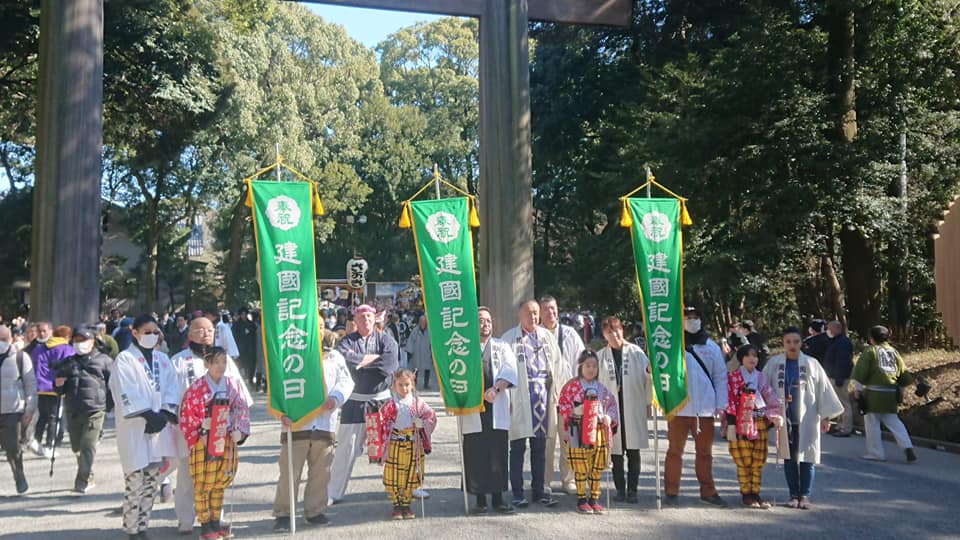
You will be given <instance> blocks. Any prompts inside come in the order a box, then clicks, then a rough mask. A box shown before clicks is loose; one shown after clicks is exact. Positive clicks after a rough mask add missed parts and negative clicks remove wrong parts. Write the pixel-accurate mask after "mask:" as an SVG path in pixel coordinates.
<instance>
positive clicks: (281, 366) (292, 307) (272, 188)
mask: <svg viewBox="0 0 960 540" xmlns="http://www.w3.org/2000/svg"><path fill="white" fill-rule="evenodd" d="M247 194H248V195H247V205H248V206H251V207H252V208H253V229H254V234H255V237H256V242H257V264H258V268H259V271H260V274H259V275H260V300H261V304H262V306H263V313H262V324H263V350H264V354H265V356H266V369H267V407H268V408H269V410H270V411H271V412H272V413H274V414H277V415H285V416H286V417H288V418H290V420H291V421H293V423H294V425H295V426H300V425H303V424H305V423H307V422H309V421H311V420H312V419H313V417H315V416H316V414H317V413H318V412H319V410H320V406H321V405H323V402H324V400H325V399H326V395H325V394H326V386H325V385H324V382H323V366H322V365H321V362H322V360H321V359H322V354H323V351H322V349H321V339H322V337H323V334H322V331H323V330H322V329H323V326H322V322H321V321H320V318H319V316H318V311H317V271H316V266H315V261H314V231H313V215H314V208H315V207H316V208H319V199H318V198H317V197H316V195H315V194H314V186H313V184H312V183H310V182H262V181H250V182H248V191H247ZM315 205H316V206H315Z"/></svg>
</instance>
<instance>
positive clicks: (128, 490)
mask: <svg viewBox="0 0 960 540" xmlns="http://www.w3.org/2000/svg"><path fill="white" fill-rule="evenodd" d="M132 334H133V344H131V345H130V347H129V348H128V349H127V350H125V351H123V352H121V353H120V354H119V355H117V359H116V361H115V362H114V364H113V366H112V367H111V370H110V382H109V386H110V391H111V393H112V394H113V396H114V404H115V414H116V422H117V426H116V436H117V452H118V453H119V454H120V464H121V467H122V468H123V474H124V478H123V480H124V484H125V487H124V495H123V512H122V513H123V529H124V530H125V531H126V532H127V534H128V535H129V537H130V539H131V540H133V539H142V538H146V531H147V528H148V527H149V524H150V513H151V512H152V510H153V502H154V498H155V497H156V496H157V488H158V486H159V482H160V470H161V465H162V464H163V462H164V461H165V460H166V458H168V457H175V456H176V455H177V432H178V431H179V430H177V428H176V427H174V426H172V425H169V424H176V423H177V422H178V421H179V419H178V417H177V410H178V408H179V405H180V384H179V380H178V379H177V371H176V368H174V366H173V363H172V362H170V359H169V358H167V355H165V354H163V353H161V352H159V351H156V350H154V347H156V345H157V341H158V340H159V336H160V328H159V327H158V326H157V321H156V319H154V318H153V317H151V316H150V315H141V316H139V317H137V318H136V320H134V321H133V326H132Z"/></svg>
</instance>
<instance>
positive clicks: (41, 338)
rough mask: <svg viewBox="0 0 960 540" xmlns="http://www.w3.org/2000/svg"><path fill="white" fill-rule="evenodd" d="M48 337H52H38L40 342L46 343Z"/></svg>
mask: <svg viewBox="0 0 960 540" xmlns="http://www.w3.org/2000/svg"><path fill="white" fill-rule="evenodd" d="M48 339H50V338H48V337H38V338H37V342H39V343H46V342H47V340H48Z"/></svg>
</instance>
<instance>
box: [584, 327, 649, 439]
mask: <svg viewBox="0 0 960 540" xmlns="http://www.w3.org/2000/svg"><path fill="white" fill-rule="evenodd" d="M597 359H598V360H599V361H600V375H599V377H597V378H598V379H599V380H600V382H601V383H602V384H603V385H604V386H606V387H607V389H609V390H610V392H611V393H613V395H615V396H616V395H617V393H618V392H619V388H617V365H616V363H615V362H614V361H613V351H611V350H610V347H604V348H602V349H600V351H599V352H597ZM622 369H623V418H621V419H620V429H624V430H626V436H627V449H628V450H639V449H641V448H648V447H649V446H650V442H649V441H648V435H647V407H648V406H649V405H650V404H651V402H652V395H651V389H652V386H653V384H652V381H651V380H650V373H648V372H647V370H649V369H650V360H649V359H648V358H647V355H646V354H644V353H643V349H641V348H640V347H637V346H636V345H634V344H632V343H624V344H623V368H622ZM623 450H624V449H623V442H622V441H621V437H620V434H619V433H617V434H616V435H614V436H613V444H611V445H610V451H611V452H612V453H614V454H616V455H622V454H623Z"/></svg>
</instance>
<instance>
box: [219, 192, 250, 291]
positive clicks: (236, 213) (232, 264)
mask: <svg viewBox="0 0 960 540" xmlns="http://www.w3.org/2000/svg"><path fill="white" fill-rule="evenodd" d="M246 200H247V191H246V188H244V190H243V191H242V192H241V193H240V200H239V201H237V204H236V206H234V207H233V216H232V217H231V218H230V251H229V252H228V253H227V262H226V267H225V268H224V274H226V277H225V279H224V283H225V285H226V303H227V308H228V309H231V308H234V306H235V305H236V304H237V302H238V296H237V294H238V292H239V291H238V289H239V287H238V285H239V283H240V260H241V258H242V257H243V232H244V229H245V225H246V219H245V218H246V205H245V204H244V203H245V201H246Z"/></svg>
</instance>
